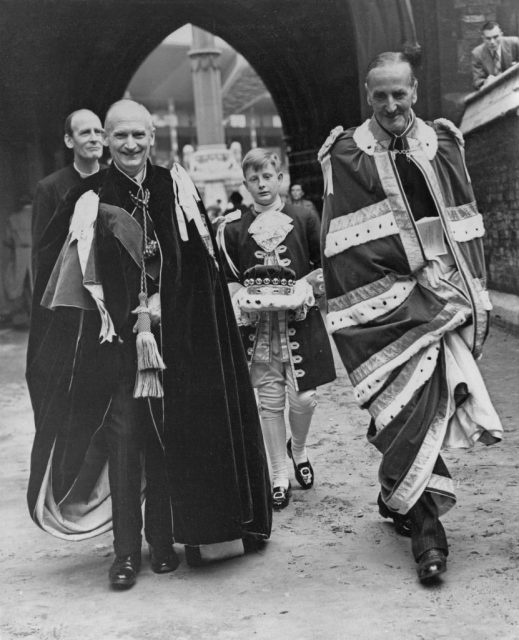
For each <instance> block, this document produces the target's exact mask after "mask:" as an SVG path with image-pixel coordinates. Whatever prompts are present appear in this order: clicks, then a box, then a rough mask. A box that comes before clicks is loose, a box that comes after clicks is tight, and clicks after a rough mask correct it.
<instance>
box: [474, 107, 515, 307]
mask: <svg viewBox="0 0 519 640" xmlns="http://www.w3.org/2000/svg"><path fill="white" fill-rule="evenodd" d="M465 142H466V157H467V165H468V169H469V172H470V175H471V177H472V182H473V186H474V191H475V194H476V200H477V202H478V206H479V209H480V211H481V213H482V214H483V217H484V220H485V228H486V237H485V255H486V260H487V268H488V276H489V288H491V289H496V290H498V291H503V292H505V293H513V294H516V295H519V153H518V150H519V118H518V116H517V115H511V116H507V117H505V118H500V119H499V120H496V121H494V122H492V123H490V124H488V125H486V126H485V127H484V128H483V129H481V130H479V131H474V132H473V133H469V134H467V136H466V138H465Z"/></svg>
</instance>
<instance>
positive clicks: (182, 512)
mask: <svg viewBox="0 0 519 640" xmlns="http://www.w3.org/2000/svg"><path fill="white" fill-rule="evenodd" d="M130 184H131V183H130V181H129V180H128V179H127V178H126V176H124V174H122V173H121V172H119V171H117V170H116V169H115V167H111V168H110V169H108V170H107V171H104V172H101V173H100V174H97V175H96V176H93V177H92V178H89V179H87V180H85V182H84V183H83V184H82V185H81V187H80V188H79V189H78V190H76V191H74V192H73V193H71V194H70V196H69V197H67V199H66V200H65V201H64V203H63V204H62V205H61V206H60V208H59V209H58V210H57V212H56V214H55V216H54V218H53V219H52V220H51V222H50V223H49V225H48V227H47V229H46V232H45V234H44V238H43V241H42V243H41V245H40V250H39V253H38V256H37V259H38V263H39V267H38V277H37V282H36V285H35V303H34V312H33V320H32V326H31V331H30V336H29V347H28V354H27V382H28V386H29V391H30V395H31V401H32V404H33V409H34V416H35V425H36V433H35V439H34V444H33V449H32V455H31V474H30V479H29V487H28V506H29V511H30V514H31V517H32V518H33V519H34V521H35V522H36V523H37V524H38V525H39V526H40V527H42V528H43V529H45V530H47V531H49V532H50V533H52V534H53V535H56V536H58V537H62V538H67V539H73V540H81V539H84V538H89V537H92V536H95V535H99V534H101V533H104V532H105V531H108V530H109V529H111V500H110V492H109V487H108V477H107V451H106V443H105V441H104V437H103V428H102V427H103V420H104V418H105V416H106V414H107V411H108V408H109V406H110V401H111V396H112V392H113V390H114V383H115V381H116V378H115V376H116V371H117V362H118V361H119V362H120V358H121V354H122V353H123V351H124V353H125V354H126V356H128V354H130V358H132V359H133V361H134V362H136V356H135V351H134V350H135V338H134V336H133V334H132V331H131V326H132V324H133V320H132V321H130V322H129V321H128V318H129V317H130V312H131V310H132V309H134V308H135V307H136V306H137V304H138V300H137V298H136V297H135V296H134V292H135V291H138V290H139V289H138V287H139V278H140V266H139V265H140V247H141V246H142V245H141V242H140V238H141V237H142V236H139V233H141V234H142V231H141V227H140V225H138V224H135V221H134V220H133V219H132V218H131V217H130V215H129V213H131V211H132V209H131V206H130V203H129V202H128V189H129V185H130ZM144 186H145V187H146V188H148V189H149V190H150V193H151V198H150V204H149V211H150V217H151V220H152V224H153V230H154V233H155V237H156V239H157V240H158V243H159V253H160V256H161V260H160V262H161V264H160V277H159V290H160V297H161V307H162V327H161V331H160V335H157V336H156V337H157V341H158V343H159V344H160V347H161V353H162V357H163V359H164V362H165V364H166V369H165V371H164V372H163V373H162V376H163V377H162V381H163V386H164V398H162V399H143V400H142V402H145V403H147V404H148V405H149V407H150V412H149V413H150V416H151V418H152V420H153V424H154V427H155V431H156V434H157V438H159V441H160V442H161V445H162V446H163V449H164V456H165V460H166V466H167V473H168V479H169V484H170V494H171V503H172V513H173V529H174V538H175V541H176V542H179V543H183V544H186V545H191V546H198V545H214V544H220V543H226V542H230V541H233V540H239V539H241V538H247V537H250V536H252V537H254V538H262V539H266V538H268V537H269V535H270V530H271V505H270V481H269V477H268V467H267V462H266V456H265V450H264V445H263V439H262V434H261V428H260V425H259V420H258V415H257V409H256V403H255V399H254V394H253V391H252V388H251V386H250V382H249V376H248V370H247V364H246V360H245V356H244V353H243V348H242V345H241V340H240V336H239V333H238V329H237V327H236V324H235V321H234V314H233V311H232V307H231V303H230V299H229V295H228V290H227V285H226V282H225V281H224V279H223V278H222V274H223V269H222V267H221V265H220V264H219V262H218V252H217V250H216V248H215V243H214V238H213V237H212V236H210V235H209V232H208V235H207V237H206V238H203V237H201V235H200V231H199V227H200V225H203V226H202V227H201V228H202V230H203V229H207V228H208V227H209V225H208V224H207V221H206V222H205V223H203V222H201V221H202V219H203V220H205V213H204V212H203V210H202V209H201V206H202V205H201V203H199V202H197V201H196V200H193V202H191V203H188V205H186V202H184V205H186V208H185V209H184V208H182V210H181V209H180V208H178V207H177V208H175V203H174V193H173V184H172V180H171V177H170V174H169V172H168V171H166V170H165V169H161V168H159V167H153V166H152V165H148V167H147V177H146V181H145V184H144ZM89 190H91V191H93V192H94V193H96V194H98V196H99V200H100V205H99V209H98V212H97V218H96V220H95V222H94V224H93V231H94V236H93V241H92V252H91V254H90V256H89V259H88V261H87V263H86V264H87V265H88V269H87V271H88V274H89V277H88V278H87V280H88V281H89V282H92V283H94V284H101V283H102V297H103V303H104V305H105V306H106V310H107V312H108V314H109V316H110V319H111V320H112V321H113V324H114V328H115V332H116V334H117V337H116V338H114V339H113V340H112V341H109V340H106V341H105V342H102V343H100V340H99V335H100V331H101V319H100V318H101V316H100V312H99V307H98V306H97V305H96V304H93V303H92V297H88V296H86V297H85V296H83V295H80V296H79V297H78V296H77V295H75V294H74V292H73V291H72V290H68V289H67V287H66V286H65V287H61V288H60V287H59V286H57V283H58V282H60V281H61V282H62V283H69V282H76V283H77V282H80V283H81V281H82V275H83V281H84V275H85V274H84V273H83V274H81V273H80V271H79V269H80V264H79V263H80V260H79V258H78V257H77V256H78V254H77V250H75V247H74V243H72V244H70V237H68V236H67V233H68V222H69V220H70V219H71V216H72V213H73V211H74V206H75V204H76V201H77V200H78V198H79V197H80V196H81V195H82V194H84V193H86V192H87V191H89ZM185 193H186V192H185V190H184V197H185ZM193 206H194V207H195V209H196V213H197V214H198V218H197V216H196V215H195V217H193V215H191V214H192V213H193ZM189 207H191V214H189V215H185V217H184V214H185V211H186V210H187V208H189ZM199 207H200V209H199ZM179 214H180V216H181V217H182V223H183V228H182V229H180V231H179V226H178V224H179ZM195 218H197V219H195ZM186 234H187V236H186ZM181 238H186V239H185V240H184V239H181ZM63 247H67V251H66V252H67V256H68V258H70V259H67V260H63V257H64V253H62V249H63ZM60 255H61V258H60V260H61V263H60V264H59V265H58V268H57V273H54V275H53V270H54V268H55V266H56V263H57V261H58V258H59V257H60ZM63 270H65V271H63ZM51 276H52V277H51ZM59 276H61V280H60V278H59ZM49 283H50V286H49ZM45 292H46V296H45V297H46V300H47V299H48V300H51V301H53V302H51V303H50V304H51V306H52V307H53V308H54V310H53V311H49V310H48V309H44V308H43V307H41V306H40V304H39V302H40V300H42V298H43V296H44V293H45ZM75 293H77V291H75ZM81 293H82V294H83V293H84V292H81ZM67 300H68V301H69V302H70V304H69V303H68V302H67ZM82 300H83V301H85V300H86V302H85V303H84V304H82V303H81V301H82ZM119 338H122V340H123V342H122V343H121V340H120V339H119ZM123 355H124V354H123ZM135 366H136V365H135ZM135 370H136V368H135ZM224 546H225V545H224Z"/></svg>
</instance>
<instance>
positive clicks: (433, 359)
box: [370, 343, 440, 430]
mask: <svg viewBox="0 0 519 640" xmlns="http://www.w3.org/2000/svg"><path fill="white" fill-rule="evenodd" d="M439 351H440V347H439V345H438V343H435V344H432V345H431V346H430V347H428V348H426V349H425V351H424V352H423V353H420V354H417V356H413V358H411V360H410V361H409V363H408V365H407V366H409V368H410V369H412V368H414V371H412V373H411V375H410V377H409V380H408V381H407V383H406V385H405V386H404V388H403V389H402V390H401V391H400V393H398V394H397V395H396V396H393V394H387V397H386V398H385V399H387V400H389V403H388V404H387V405H386V406H385V407H383V408H382V409H381V410H380V411H379V412H378V415H373V413H372V415H373V417H374V418H375V424H376V427H377V430H380V429H383V428H384V427H385V426H386V425H388V424H389V423H390V422H391V420H393V418H394V417H395V416H397V415H398V414H399V413H400V411H402V409H403V408H404V407H405V406H406V404H407V403H408V402H410V401H411V398H412V397H413V395H414V394H415V392H416V391H417V389H420V388H421V387H423V385H424V384H425V383H426V382H427V380H429V378H430V377H431V376H432V374H433V371H434V369H435V367H436V363H437V360H438V353H439ZM407 366H406V368H407ZM386 391H387V389H386V390H384V394H385V392H386ZM392 396H393V397H392ZM378 400H379V398H377V404H378ZM380 400H382V404H383V401H384V399H382V398H380ZM370 413H371V411H370Z"/></svg>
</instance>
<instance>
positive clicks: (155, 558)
mask: <svg viewBox="0 0 519 640" xmlns="http://www.w3.org/2000/svg"><path fill="white" fill-rule="evenodd" d="M150 564H151V570H152V571H153V572H154V573H170V572H171V571H175V569H176V568H177V567H178V565H179V564H180V560H179V558H178V556H177V554H176V553H175V550H174V549H173V547H165V548H163V547H152V546H151V545H150Z"/></svg>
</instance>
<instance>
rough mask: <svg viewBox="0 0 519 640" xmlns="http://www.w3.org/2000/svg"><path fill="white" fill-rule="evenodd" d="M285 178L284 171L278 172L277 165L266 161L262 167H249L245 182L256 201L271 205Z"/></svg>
mask: <svg viewBox="0 0 519 640" xmlns="http://www.w3.org/2000/svg"><path fill="white" fill-rule="evenodd" d="M282 180H283V174H282V173H276V169H275V167H274V166H273V165H272V164H271V163H270V162H266V163H265V164H264V165H263V166H262V167H261V169H260V170H259V171H258V170H256V169H253V168H250V169H247V173H246V174H245V180H244V181H243V184H244V185H245V186H246V187H247V189H248V191H249V193H250V194H251V196H252V198H253V200H254V202H257V203H258V204H262V205H269V204H272V203H273V202H274V200H275V199H276V197H277V195H278V193H279V190H280V188H281V182H282Z"/></svg>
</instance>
